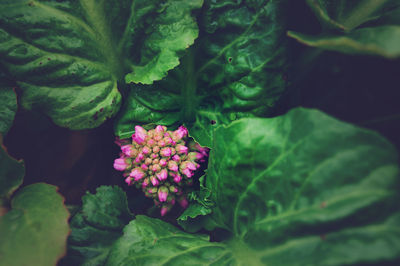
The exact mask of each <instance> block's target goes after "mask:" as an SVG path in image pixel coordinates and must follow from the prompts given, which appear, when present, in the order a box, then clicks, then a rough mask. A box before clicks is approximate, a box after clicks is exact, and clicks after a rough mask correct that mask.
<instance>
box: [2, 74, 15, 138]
mask: <svg viewBox="0 0 400 266" xmlns="http://www.w3.org/2000/svg"><path fill="white" fill-rule="evenodd" d="M16 112H17V95H16V94H15V91H14V89H13V88H12V85H11V84H9V82H7V81H6V80H5V79H4V78H3V73H1V72H0V134H1V135H2V136H3V137H4V136H5V135H7V132H8V130H9V129H10V127H11V125H12V124H13V121H14V117H15V113H16Z"/></svg>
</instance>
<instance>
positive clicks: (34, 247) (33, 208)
mask: <svg viewBox="0 0 400 266" xmlns="http://www.w3.org/2000/svg"><path fill="white" fill-rule="evenodd" d="M63 202H64V199H63V198H62V197H61V195H60V194H58V193H57V192H56V187H54V186H52V185H47V184H43V183H39V184H34V185H29V186H27V187H24V188H22V189H21V190H20V191H19V192H18V193H17V194H16V196H15V197H14V198H13V200H12V202H11V210H10V211H9V212H8V213H7V214H5V215H4V216H2V217H0V235H1V238H0V264H1V265H9V266H13V265H15V266H17V265H18V266H19V265H43V266H45V265H55V264H56V263H57V260H58V259H59V258H61V257H62V256H63V255H64V254H65V250H66V243H67V236H68V233H69V226H68V217H69V213H68V211H67V209H66V208H65V206H64V204H63Z"/></svg>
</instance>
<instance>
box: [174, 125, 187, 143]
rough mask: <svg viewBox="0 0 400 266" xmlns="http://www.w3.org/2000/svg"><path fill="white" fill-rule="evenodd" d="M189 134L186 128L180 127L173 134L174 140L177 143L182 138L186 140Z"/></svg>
mask: <svg viewBox="0 0 400 266" xmlns="http://www.w3.org/2000/svg"><path fill="white" fill-rule="evenodd" d="M187 133H188V131H187V129H186V127H184V126H180V127H179V128H178V129H177V130H175V131H174V132H172V138H173V139H174V140H175V141H178V140H181V139H182V138H184V137H185V136H186V135H187Z"/></svg>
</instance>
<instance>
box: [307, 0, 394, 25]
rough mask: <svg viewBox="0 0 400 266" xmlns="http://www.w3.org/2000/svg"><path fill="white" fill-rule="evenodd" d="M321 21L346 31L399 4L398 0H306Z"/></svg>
mask: <svg viewBox="0 0 400 266" xmlns="http://www.w3.org/2000/svg"><path fill="white" fill-rule="evenodd" d="M306 1H307V4H308V5H309V6H310V8H311V9H312V11H313V12H314V13H315V15H316V16H317V18H318V19H319V20H320V22H321V23H323V24H325V25H327V26H330V27H333V28H336V29H339V30H344V31H351V30H352V29H354V28H356V27H358V26H359V25H361V24H363V23H365V22H367V21H370V20H373V19H376V18H378V17H380V16H381V15H382V14H383V13H385V12H387V11H388V10H390V9H392V8H393V7H395V6H396V5H398V1H397V0H360V1H346V0H336V1H332V0H306Z"/></svg>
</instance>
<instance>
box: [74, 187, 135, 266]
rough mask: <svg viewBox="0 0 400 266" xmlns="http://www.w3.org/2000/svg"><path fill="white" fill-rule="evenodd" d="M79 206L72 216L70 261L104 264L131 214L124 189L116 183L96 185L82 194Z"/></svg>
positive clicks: (82, 263)
mask: <svg viewBox="0 0 400 266" xmlns="http://www.w3.org/2000/svg"><path fill="white" fill-rule="evenodd" d="M82 201H83V206H82V210H81V211H80V212H78V213H77V214H76V215H75V216H74V217H73V218H72V220H71V230H72V232H71V235H70V237H69V239H68V257H67V260H68V261H69V262H70V263H69V264H79V265H104V262H105V261H106V259H107V257H108V254H109V251H110V248H111V247H112V245H113V244H114V242H115V241H116V240H117V239H118V238H119V237H120V236H121V235H122V228H124V226H125V225H126V224H128V222H129V221H130V220H131V219H132V218H133V215H132V213H131V212H130V211H129V209H128V203H127V199H126V195H125V192H123V191H122V189H120V188H119V187H105V186H103V187H99V188H97V190H96V194H94V195H93V194H90V193H87V194H86V195H85V196H83V198H82Z"/></svg>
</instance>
